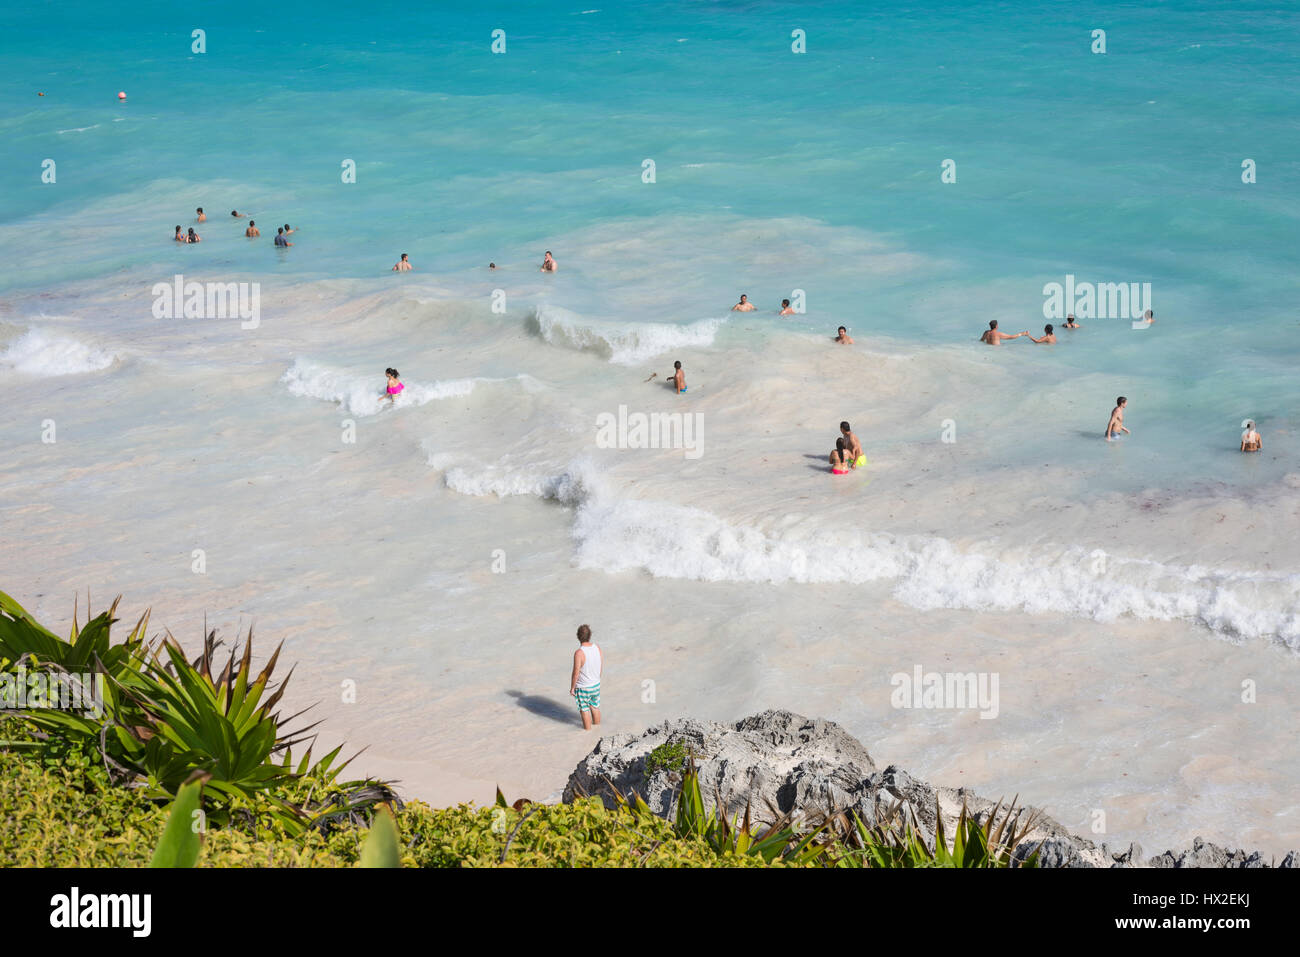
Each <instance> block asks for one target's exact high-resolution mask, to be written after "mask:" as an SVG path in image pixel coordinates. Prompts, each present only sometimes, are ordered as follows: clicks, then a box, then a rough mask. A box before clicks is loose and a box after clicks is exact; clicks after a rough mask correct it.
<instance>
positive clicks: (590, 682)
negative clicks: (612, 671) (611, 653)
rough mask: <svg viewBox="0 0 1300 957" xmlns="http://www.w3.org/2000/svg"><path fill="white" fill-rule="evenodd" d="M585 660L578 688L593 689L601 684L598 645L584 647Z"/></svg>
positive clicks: (593, 643)
mask: <svg viewBox="0 0 1300 957" xmlns="http://www.w3.org/2000/svg"><path fill="white" fill-rule="evenodd" d="M582 654H583V656H584V660H583V662H582V669H581V670H580V671H579V672H578V687H579V688H591V687H594V686H596V685H598V684H600V649H599V648H598V647H596V643H595V642H592V643H591V644H589V645H583V646H582Z"/></svg>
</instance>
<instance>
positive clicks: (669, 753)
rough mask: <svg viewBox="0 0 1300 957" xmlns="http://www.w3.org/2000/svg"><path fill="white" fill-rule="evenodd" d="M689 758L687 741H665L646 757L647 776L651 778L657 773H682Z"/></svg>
mask: <svg viewBox="0 0 1300 957" xmlns="http://www.w3.org/2000/svg"><path fill="white" fill-rule="evenodd" d="M687 756H688V755H687V750H686V742H685V741H665V742H664V743H663V744H661V745H659V746H658V747H657V748H655V749H654V750H653V751H651V752H650V753H649V754H648V755H646V759H645V775H646V777H649V776H650V775H652V774H654V773H655V772H656V771H682V770H683V769H684V768H685V767H686V759H687Z"/></svg>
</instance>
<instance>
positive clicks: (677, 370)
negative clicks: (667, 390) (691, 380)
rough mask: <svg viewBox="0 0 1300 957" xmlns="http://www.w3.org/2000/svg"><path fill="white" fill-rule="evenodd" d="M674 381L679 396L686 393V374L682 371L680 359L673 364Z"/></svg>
mask: <svg viewBox="0 0 1300 957" xmlns="http://www.w3.org/2000/svg"><path fill="white" fill-rule="evenodd" d="M672 379H673V385H674V386H675V387H676V389H677V394H678V395H681V394H682V393H683V392H685V391H686V373H685V372H683V371H682V363H681V360H680V359H678V360H677V361H676V362H674V363H673V375H672Z"/></svg>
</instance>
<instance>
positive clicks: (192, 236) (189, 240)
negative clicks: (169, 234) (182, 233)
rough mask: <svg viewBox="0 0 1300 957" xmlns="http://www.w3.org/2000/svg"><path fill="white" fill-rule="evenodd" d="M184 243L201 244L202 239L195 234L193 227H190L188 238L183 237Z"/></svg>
mask: <svg viewBox="0 0 1300 957" xmlns="http://www.w3.org/2000/svg"><path fill="white" fill-rule="evenodd" d="M185 241H186V242H187V243H201V242H203V237H202V236H200V235H199V234H198V233H196V232H195V231H194V227H193V226H191V227H190V233H189V235H188V236H186V237H185Z"/></svg>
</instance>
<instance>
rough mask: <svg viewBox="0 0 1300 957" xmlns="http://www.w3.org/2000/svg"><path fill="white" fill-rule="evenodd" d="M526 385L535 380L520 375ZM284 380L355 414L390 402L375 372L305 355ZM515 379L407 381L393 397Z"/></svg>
mask: <svg viewBox="0 0 1300 957" xmlns="http://www.w3.org/2000/svg"><path fill="white" fill-rule="evenodd" d="M515 380H517V381H520V382H521V383H522V384H523V385H525V386H526V387H528V386H530V385H531V384H532V382H533V381H534V380H531V378H530V377H528V376H516V377H515ZM280 381H281V382H283V383H285V384H286V385H287V386H288V388H289V392H290V393H291V394H293V395H298V396H305V397H307V398H311V399H325V400H327V401H330V402H337V403H338V404H339V407H340V408H342V409H343V410H344V411H346V412H348V413H350V414H351V415H360V416H368V415H376V414H378V413H379V412H381V411H383V409H384V408H385V407H386V406H387V405H388V401H387V399H386V398H385V393H384V387H385V380H384V378H383V377H382V376H376V375H373V374H367V375H362V374H359V373H356V372H352V371H350V370H348V369H342V368H339V367H337V366H331V365H327V364H325V363H322V362H315V361H313V360H310V359H303V358H301V357H299V358H297V359H294V361H293V365H291V366H290V367H289V368H288V369H287V370H285V373H284V375H283V376H281V377H280ZM501 381H511V380H502V379H489V378H467V379H446V380H439V381H436V382H428V383H423V382H404V383H403V385H404V386H405V388H404V389H403V390H402V391H401V392H400V393H399V394H398V396H397V398H396V399H395V400H394V401H393V403H392V404H393V406H394V407H396V408H399V409H400V408H408V407H412V406H421V405H427V404H428V403H430V402H434V401H437V400H439V399H454V398H459V397H461V396H466V395H469V394H470V393H471V392H473V391H474V389H475V388H476V387H478V386H479V385H481V384H483V383H487V382H501Z"/></svg>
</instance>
